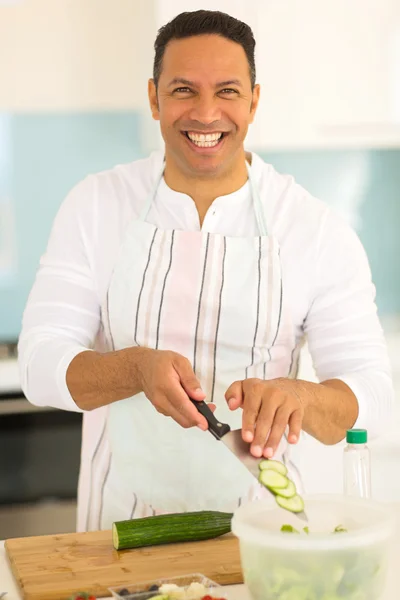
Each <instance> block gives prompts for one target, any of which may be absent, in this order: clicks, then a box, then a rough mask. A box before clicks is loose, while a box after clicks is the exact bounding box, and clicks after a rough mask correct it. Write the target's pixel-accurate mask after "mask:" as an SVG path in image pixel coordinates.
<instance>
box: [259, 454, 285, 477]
mask: <svg viewBox="0 0 400 600" xmlns="http://www.w3.org/2000/svg"><path fill="white" fill-rule="evenodd" d="M258 468H259V469H260V471H264V470H265V469H272V470H273V471H277V472H278V473H281V474H282V475H287V472H288V471H287V468H286V467H285V465H284V464H283V463H281V462H279V461H278V460H269V459H267V458H266V459H265V460H262V461H261V462H260V464H259V465H258Z"/></svg>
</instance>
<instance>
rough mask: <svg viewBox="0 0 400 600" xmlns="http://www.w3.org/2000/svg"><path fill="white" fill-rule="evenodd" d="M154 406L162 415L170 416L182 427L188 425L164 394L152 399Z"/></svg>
mask: <svg viewBox="0 0 400 600" xmlns="http://www.w3.org/2000/svg"><path fill="white" fill-rule="evenodd" d="M153 405H154V408H155V409H156V410H157V412H158V413H160V414H161V415H163V416H164V417H170V418H172V419H173V420H174V421H176V422H177V423H178V424H179V425H181V426H182V427H185V428H186V427H190V423H189V421H188V420H187V419H186V418H185V417H184V415H183V414H181V413H180V412H179V411H178V410H177V409H176V408H175V407H174V406H173V405H172V404H171V402H170V401H169V400H168V398H167V396H166V395H160V396H158V397H157V398H154V400H153Z"/></svg>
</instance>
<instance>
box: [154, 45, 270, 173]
mask: <svg viewBox="0 0 400 600" xmlns="http://www.w3.org/2000/svg"><path fill="white" fill-rule="evenodd" d="M258 98H259V86H255V88H254V90H252V89H251V81H250V73H249V64H248V61H247V57H246V54H245V52H244V50H243V48H242V46H241V45H240V44H237V43H235V42H232V41H230V40H227V39H226V38H223V37H220V36H218V35H200V36H194V37H190V38H185V39H181V40H173V41H171V42H169V44H168V45H167V47H166V50H165V54H164V58H163V64H162V71H161V75H160V79H159V83H158V89H157V90H156V89H155V86H154V82H153V80H150V82H149V99H150V105H151V109H152V114H153V118H154V119H156V120H159V121H160V127H161V133H162V136H163V138H164V141H165V145H166V152H167V156H171V157H172V158H173V160H174V161H175V162H176V164H177V166H178V167H179V168H180V169H182V170H183V171H184V173H185V174H186V175H189V176H201V175H204V176H206V177H207V176H213V175H218V174H221V173H222V172H224V170H226V169H229V166H230V165H231V164H232V161H233V160H234V158H235V157H237V156H238V155H239V154H238V153H242V152H243V141H244V139H245V137H246V134H247V129H248V126H249V124H250V123H251V122H252V121H253V118H254V115H255V111H256V108H257V103H258Z"/></svg>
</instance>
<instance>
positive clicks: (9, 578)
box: [0, 507, 400, 600]
mask: <svg viewBox="0 0 400 600" xmlns="http://www.w3.org/2000/svg"><path fill="white" fill-rule="evenodd" d="M399 509H400V507H399ZM393 550H394V551H393V552H392V556H391V565H390V572H389V578H388V586H387V589H386V592H385V594H384V595H383V597H382V598H381V600H393V599H394V598H398V565H399V561H400V542H399V541H398V542H397V543H396V546H395V547H394V549H393ZM224 589H226V590H227V591H229V600H251V599H250V595H249V593H248V591H247V590H246V587H245V586H244V585H231V586H226V587H225V588H224ZM1 592H7V596H6V597H5V598H4V600H22V596H21V594H20V592H19V590H18V586H17V584H16V582H15V580H14V577H13V575H12V573H11V568H10V565H9V563H8V559H7V556H6V551H5V548H4V542H3V541H0V595H1ZM377 600H379V599H378V598H377Z"/></svg>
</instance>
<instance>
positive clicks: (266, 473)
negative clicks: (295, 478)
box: [258, 469, 289, 491]
mask: <svg viewBox="0 0 400 600" xmlns="http://www.w3.org/2000/svg"><path fill="white" fill-rule="evenodd" d="M258 480H259V482H260V483H262V484H263V485H264V486H265V487H267V488H269V489H271V490H273V491H274V490H276V489H277V488H287V487H288V485H289V479H288V478H287V477H285V475H282V474H281V473H278V471H274V470H273V469H264V470H263V471H260V474H259V476H258Z"/></svg>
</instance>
